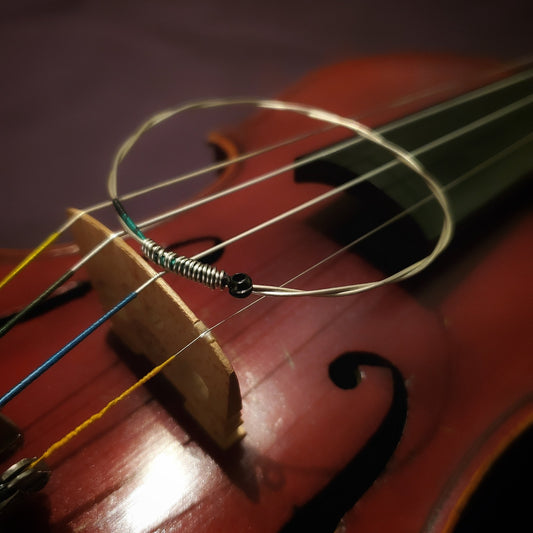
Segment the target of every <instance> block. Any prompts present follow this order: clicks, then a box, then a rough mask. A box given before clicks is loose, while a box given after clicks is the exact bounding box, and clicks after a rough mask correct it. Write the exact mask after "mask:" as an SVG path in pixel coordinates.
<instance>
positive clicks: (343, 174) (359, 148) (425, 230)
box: [295, 70, 533, 272]
mask: <svg viewBox="0 0 533 533" xmlns="http://www.w3.org/2000/svg"><path fill="white" fill-rule="evenodd" d="M532 95H533V71H532V70H530V71H528V72H522V73H519V74H516V75H514V76H512V77H511V78H507V79H505V80H501V81H499V82H496V83H493V84H492V85H490V86H487V87H484V88H481V89H478V90H475V91H472V92H471V93H468V94H466V95H463V96H461V97H457V98H455V99H453V100H450V101H448V102H443V103H441V104H438V105H436V106H433V107H431V108H428V109H426V110H423V111H420V112H417V113H416V114H414V115H411V116H409V117H406V118H404V119H401V120H398V121H396V122H393V123H391V124H388V125H386V126H383V127H381V128H379V129H378V131H379V132H380V133H381V134H382V135H383V136H384V137H386V138H387V139H389V140H391V141H393V142H394V143H396V144H398V145H399V146H401V147H403V148H404V149H406V150H408V151H410V152H411V153H412V154H413V155H414V156H415V157H416V158H417V159H418V160H419V161H420V162H421V163H422V164H423V165H424V167H425V168H426V169H427V170H428V171H429V172H430V173H431V174H432V175H433V176H434V177H435V178H436V180H437V181H438V182H439V183H440V184H441V186H442V188H443V189H444V190H445V192H446V195H447V197H448V200H449V203H450V208H451V210H452V214H453V218H454V222H455V224H456V226H457V225H460V224H461V223H463V222H465V221H467V220H469V219H472V217H474V216H475V215H476V214H477V213H479V212H480V211H481V210H484V209H486V208H487V207H489V206H491V205H493V203H494V201H495V200H497V199H498V198H499V197H501V196H502V195H503V193H505V192H507V191H509V190H511V189H513V188H517V187H519V186H520V185H523V184H524V183H525V182H526V177H527V175H528V173H530V172H531V171H532V170H533V132H532V129H531V124H533V96H532ZM380 168H383V170H380V171H378V172H377V173H375V169H380ZM368 172H372V173H375V175H373V176H372V178H371V179H370V180H369V182H365V183H363V184H362V185H359V186H357V187H353V188H352V189H349V190H348V194H346V195H345V198H344V199H342V200H339V201H337V202H336V204H337V205H335V206H334V208H333V209H330V211H334V212H335V213H337V214H338V213H342V212H343V211H346V216H345V217H344V218H343V216H342V214H341V215H336V216H337V217H339V216H340V220H341V222H340V223H338V224H337V226H339V227H341V228H342V230H341V231H340V233H339V228H338V227H337V228H332V227H330V228H329V229H328V227H327V224H326V229H325V230H324V232H325V233H328V232H329V234H330V235H329V236H331V237H332V238H334V239H335V240H338V241H339V242H340V243H341V244H344V245H345V244H347V242H349V241H350V240H353V238H354V234H357V233H359V232H360V231H365V230H366V228H368V229H370V228H372V227H375V226H376V225H379V224H381V223H383V222H386V221H387V220H388V219H390V218H391V217H395V216H397V215H398V214H399V213H402V212H405V211H407V212H408V217H405V218H406V219H407V218H409V219H410V221H406V220H404V221H403V222H402V223H401V224H396V225H395V230H394V231H388V230H385V231H383V233H384V234H385V236H384V239H385V241H384V242H383V240H382V242H381V245H378V248H379V247H383V245H384V243H385V246H387V247H389V246H390V245H393V246H394V245H395V241H397V240H398V239H401V241H402V243H405V240H406V239H410V240H411V241H412V246H411V248H412V250H411V251H408V250H407V251H406V250H403V249H402V251H401V252H400V250H398V253H399V254H403V255H404V256H405V257H404V258H403V259H401V261H400V263H406V264H408V263H409V262H410V261H412V260H413V258H414V257H416V256H418V255H419V254H420V253H421V251H422V250H430V249H431V243H432V242H434V241H435V239H436V238H438V235H439V233H440V230H441V225H442V216H441V213H440V210H439V209H438V206H437V205H436V203H435V201H433V200H431V199H429V198H430V196H431V194H430V192H429V190H428V189H427V187H426V185H425V184H424V183H423V182H422V180H420V178H419V177H418V176H417V175H416V174H415V173H414V172H413V171H411V170H410V169H408V168H407V167H406V166H405V165H403V164H401V163H399V162H396V161H394V160H391V156H390V155H389V154H387V153H385V151H384V150H383V149H382V148H380V147H378V146H376V145H375V144H373V143H370V142H368V141H365V140H360V141H359V142H357V143H355V144H354V145H353V146H350V147H349V148H345V149H343V150H340V151H339V152H336V153H334V154H333V155H330V156H328V157H326V158H324V159H320V160H318V161H317V162H313V163H311V164H309V165H306V166H304V167H302V168H301V169H299V170H298V171H297V173H296V176H295V179H296V181H299V182H320V183H327V184H330V185H340V184H342V183H345V182H346V181H348V180H349V179H353V178H354V177H355V176H361V175H363V174H365V173H368ZM343 204H344V205H343ZM417 204H421V205H419V207H417V208H416V209H413V206H416V205H417ZM330 208H331V206H330ZM354 210H355V211H354ZM321 218H322V220H321V222H320V224H321V225H322V227H324V224H323V219H324V218H325V217H321ZM354 218H355V219H356V220H355V221H354ZM413 222H414V223H415V224H413ZM415 226H416V228H415V233H413V235H414V236H413V237H412V238H411V237H410V233H409V231H411V230H413V227H415ZM405 230H407V231H408V233H405ZM387 233H388V234H389V237H388V238H387V237H386V234H387ZM342 234H344V235H342ZM415 234H416V235H415ZM370 246H371V247H372V245H370ZM402 247H403V244H402ZM373 248H376V246H373ZM421 249H422V250H421ZM357 251H358V253H361V250H360V249H358V250H357ZM389 251H390V248H389ZM422 253H423V252H422ZM363 255H365V256H368V255H371V256H373V255H375V249H374V250H373V251H372V252H371V253H370V254H368V253H363ZM378 255H379V252H378ZM390 255H391V254H387V256H390ZM372 262H373V263H374V264H375V265H376V266H378V267H380V268H381V269H382V270H383V271H384V272H389V271H394V270H395V269H397V268H398V263H397V262H393V263H390V264H389V260H388V259H383V260H381V259H379V258H378V259H376V258H372Z"/></svg>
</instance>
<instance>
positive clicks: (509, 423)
mask: <svg viewBox="0 0 533 533" xmlns="http://www.w3.org/2000/svg"><path fill="white" fill-rule="evenodd" d="M493 67H494V65H493V64H492V63H490V62H483V61H467V60H458V59H455V58H448V57H440V58H433V57H393V58H382V59H372V60H360V61H353V62H346V63H343V64H340V65H336V66H334V67H330V68H328V69H324V70H323V71H320V72H317V73H315V74H313V75H311V76H309V77H308V78H307V79H306V80H304V81H302V82H301V83H300V84H299V85H296V86H295V87H293V88H292V89H291V90H289V91H287V93H286V94H284V95H282V96H281V99H282V100H287V101H295V102H299V103H305V104H311V105H316V106H319V107H323V108H325V109H327V110H330V111H333V112H336V113H339V114H342V115H346V116H363V117H366V116H368V119H366V118H364V119H363V121H364V122H365V123H368V124H370V125H371V126H379V125H381V124H384V123H387V122H389V121H391V120H394V119H397V118H399V117H401V116H403V115H406V114H408V113H413V112H414V111H416V110H418V109H421V108H424V107H427V106H429V105H430V104H433V103H436V102H438V101H441V100H442V99H446V98H451V97H452V96H455V95H457V94H460V93H462V92H465V91H466V90H468V89H471V88H473V87H475V86H476V85H479V80H480V77H482V74H484V73H485V72H491V69H493ZM491 76H492V75H491V74H489V75H486V76H485V77H484V78H483V80H484V82H487V83H488V82H489V81H491ZM457 80H459V82H457ZM435 88H439V90H438V91H437V90H435ZM413 95H415V96H413ZM420 95H421V96H420ZM398 102H401V105H400V104H398ZM308 126H309V124H308V122H307V121H305V120H301V119H299V118H298V117H295V116H293V115H291V114H288V113H287V114H285V113H271V114H268V113H265V112H262V113H259V114H257V115H256V116H254V117H253V118H251V119H250V120H248V121H246V122H245V123H244V124H241V125H240V126H239V127H235V128H233V129H228V130H227V131H225V132H224V133H219V134H217V135H214V136H213V138H212V140H213V142H215V143H217V144H218V145H219V148H221V149H222V150H224V151H226V152H228V153H230V154H238V153H245V152H247V151H249V150H254V149H257V148H258V147H260V146H264V145H265V144H267V143H273V142H276V141H278V140H280V139H281V138H282V137H286V136H290V135H298V134H301V133H303V132H305V131H306V128H308ZM346 136H347V132H342V131H338V130H331V131H327V132H324V133H323V134H321V135H318V136H314V137H312V138H309V139H306V140H304V141H302V142H301V143H298V145H297V146H293V145H288V146H286V147H284V148H283V149H281V150H279V151H277V152H276V155H275V158H276V159H275V160H272V158H271V157H270V158H267V157H259V158H256V159H252V160H248V161H246V162H244V163H241V164H238V165H234V166H232V167H230V168H229V170H228V171H227V172H225V173H224V174H223V175H222V176H221V177H220V178H219V180H218V181H217V182H216V183H215V184H213V185H212V186H211V188H210V191H209V192H212V191H214V190H215V191H216V190H221V189H222V188H224V187H227V186H230V185H233V184H236V183H239V182H244V181H245V180H248V179H250V178H251V177H253V176H255V175H258V174H260V173H261V172H264V171H265V170H266V169H268V168H271V167H272V166H276V165H281V164H285V163H287V162H290V161H294V160H296V159H297V158H299V157H302V156H303V155H305V154H306V153H311V152H313V151H314V150H317V149H318V148H319V147H321V146H325V145H328V144H330V143H332V142H336V141H338V140H340V139H342V138H344V137H346ZM434 172H435V171H434ZM435 174H437V178H438V173H437V172H435ZM327 187H328V185H326V184H323V183H295V181H294V177H293V175H292V173H290V172H287V173H284V174H282V175H281V176H279V177H278V178H276V180H272V181H269V182H265V183H262V184H260V185H258V186H257V188H254V189H251V190H244V191H242V192H240V193H238V194H235V195H233V196H232V197H230V199H229V200H228V199H226V200H220V201H217V202H213V203H212V204H208V205H206V206H202V207H200V208H198V210H193V211H192V212H189V213H185V214H183V215H181V216H180V217H178V218H177V219H176V220H173V221H170V222H168V223H165V224H163V225H161V226H159V227H157V228H154V229H153V230H150V237H151V238H153V239H154V240H156V241H157V242H160V243H163V244H165V245H170V244H173V243H187V244H186V245H183V246H181V247H180V246H178V249H179V251H180V253H183V254H191V253H194V252H196V251H198V250H199V249H200V248H201V247H202V246H204V245H205V244H207V245H210V244H212V243H214V242H217V239H220V240H224V239H226V238H229V237H231V236H232V235H234V234H236V233H239V232H240V231H243V230H244V229H246V228H248V227H250V226H253V225H254V224H257V223H259V222H261V221H262V220H265V219H266V218H269V217H271V216H274V215H276V214H278V213H280V212H283V211H284V210H287V209H290V208H291V207H293V206H294V205H296V204H297V203H299V202H301V201H304V200H306V199H309V198H311V197H313V196H315V195H316V194H317V193H319V192H321V191H323V190H326V189H327ZM102 190H103V188H102ZM206 194H207V193H206ZM511 200H513V199H512V198H511V199H509V198H508V199H507V204H509V202H510V201H511ZM507 204H506V205H507ZM323 209H324V208H323V206H318V207H314V208H313V209H312V210H311V212H305V213H301V214H299V215H298V216H296V217H294V218H292V219H290V221H288V222H287V223H286V224H284V225H281V226H272V227H270V228H268V229H267V230H265V231H263V232H261V233H259V234H258V235H256V236H254V237H253V238H248V239H245V240H243V241H240V242H238V243H236V244H235V245H232V246H229V247H227V248H225V249H224V250H223V253H222V254H220V257H217V258H216V260H217V263H216V264H217V265H218V264H220V265H221V266H223V267H224V269H225V270H226V271H228V272H238V271H246V272H249V273H250V274H251V275H252V277H253V278H254V279H257V280H261V281H263V280H264V281H266V282H268V283H270V284H281V283H283V282H284V281H286V280H287V279H289V278H290V277H292V276H294V275H296V274H298V273H299V272H301V271H303V270H305V269H306V268H308V267H309V265H312V264H314V263H315V262H316V260H317V258H320V257H324V256H327V255H328V254H331V253H333V252H335V250H337V249H338V248H339V244H338V243H336V242H334V241H332V240H331V239H330V238H329V237H328V236H327V235H326V234H324V233H321V232H318V231H317V230H316V220H320V217H321V216H322V215H323ZM502 213H505V216H504V215H501V216H500V215H498V216H497V217H496V216H492V215H491V216H489V217H488V219H487V218H484V219H483V224H485V223H486V222H487V220H488V222H487V223H486V225H484V226H483V232H482V235H481V236H480V235H479V232H478V233H476V232H475V231H473V232H472V235H470V236H469V235H468V231H471V230H468V231H467V232H465V235H462V234H461V233H460V232H461V231H462V230H461V228H458V229H457V233H458V241H459V243H458V244H452V246H451V248H450V250H449V251H448V252H447V253H446V256H445V257H444V258H443V259H442V262H441V263H437V264H436V265H435V267H433V268H431V269H430V271H429V272H428V273H424V275H423V280H422V281H421V282H420V283H419V284H418V285H415V286H386V287H381V288H379V289H376V290H374V291H370V292H368V293H364V294H361V295H358V296H354V297H346V298H327V299H321V298H296V299H283V298H281V299H265V300H263V301H261V302H259V303H258V304H257V305H255V306H253V307H252V308H250V309H249V310H248V311H247V312H245V313H241V314H239V315H237V316H236V317H234V318H233V319H232V320H229V321H228V322H226V323H224V324H223V325H222V326H220V327H219V328H217V329H216V330H215V331H214V335H215V337H216V338H217V339H218V341H219V343H220V345H221V347H222V349H223V351H224V353H225V354H226V356H227V357H228V359H229V360H230V361H231V363H232V365H233V368H234V369H235V372H236V375H237V377H238V379H239V383H240V389H241V394H242V402H243V408H242V417H243V421H244V427H245V430H246V432H247V435H246V437H245V438H244V439H243V440H242V441H241V442H239V443H237V444H236V445H234V446H233V447H232V448H231V449H229V450H227V451H221V450H219V449H217V447H216V446H215V445H213V443H212V442H211V441H210V440H209V438H208V437H207V436H206V435H205V434H204V433H203V432H202V430H201V429H199V428H198V427H197V426H196V425H195V423H194V421H193V420H191V418H190V417H189V416H188V415H187V413H186V412H185V411H184V410H183V408H182V406H181V402H180V398H179V397H178V396H177V395H176V393H175V391H173V390H172V389H171V388H170V387H169V386H168V383H167V382H166V381H165V379H164V377H162V376H161V377H156V378H154V379H153V380H152V381H151V382H150V383H148V384H147V385H146V386H145V387H143V388H141V389H140V390H138V391H136V392H135V393H133V394H132V395H131V396H130V397H128V398H127V399H126V400H125V401H123V402H122V403H121V404H119V405H117V406H116V407H115V408H114V409H113V410H112V411H110V412H109V414H108V415H106V417H105V418H104V419H102V420H101V421H99V422H97V423H95V424H93V425H92V426H91V427H90V428H89V429H88V430H86V431H85V432H83V433H81V434H80V435H79V436H78V437H76V438H75V439H73V440H72V441H71V442H70V443H69V444H68V445H67V446H66V447H65V448H64V449H61V450H60V451H59V452H58V453H57V454H56V455H54V456H52V457H51V458H50V467H51V469H52V477H51V479H50V481H49V483H48V485H47V486H46V487H45V488H44V489H43V491H42V492H40V493H39V494H36V495H33V496H31V497H28V498H26V499H23V500H20V501H18V502H16V504H14V505H13V506H12V507H11V508H10V509H8V510H6V512H5V513H4V514H3V516H2V517H1V518H0V525H2V528H3V529H2V531H4V530H5V531H10V530H13V531H15V530H16V531H42V532H46V531H50V532H68V531H90V532H97V531H101V532H111V531H117V532H118V531H132V532H133V531H134V532H141V531H178V530H179V531H195V532H202V531H206V532H207V531H209V532H211V531H265V532H266V531H280V530H284V531H305V530H309V531H313V530H316V531H334V530H335V528H336V527H337V526H339V524H341V526H339V527H341V529H340V530H342V531H358V532H371V531H396V532H406V533H407V532H415V531H416V532H418V531H432V532H437V531H438V532H444V531H452V530H453V528H454V527H455V525H456V523H457V521H458V520H459V518H460V516H461V512H462V510H463V509H464V507H465V506H466V504H467V502H468V501H469V499H470V498H471V496H472V495H473V494H474V492H475V490H476V488H477V487H478V486H479V485H480V483H481V481H482V479H483V477H484V476H485V474H486V473H487V472H488V471H489V470H490V468H491V466H492V465H493V464H494V463H495V461H496V460H497V458H498V457H499V456H500V455H501V454H502V453H503V452H504V451H505V450H506V449H508V448H509V447H510V446H511V445H512V443H513V442H514V441H515V440H516V439H517V438H519V437H520V436H521V435H525V434H526V432H527V431H528V429H529V428H530V427H531V425H532V421H533V362H532V360H531V347H532V346H533V332H532V330H531V327H530V323H531V312H532V304H533V284H532V283H531V281H530V273H531V271H532V270H533V247H532V246H531V238H532V235H533V216H532V213H531V209H530V205H524V202H522V204H521V205H519V207H514V204H512V206H511V208H510V209H507V211H506V210H505V209H504V210H502ZM509 213H510V214H509ZM356 215H357V214H355V216H356ZM204 247H205V246H204ZM14 255H17V254H14V253H13V254H7V253H6V254H4V255H3V256H2V258H1V261H2V262H1V263H0V275H4V274H5V273H7V272H8V271H9V270H10V269H11V268H12V267H13V266H14V264H15V261H14V260H13V256H14ZM75 260H76V257H75V256H73V254H72V247H64V248H57V249H53V250H52V251H50V252H46V253H45V254H43V256H42V257H41V258H40V259H38V260H37V261H36V262H35V263H34V264H32V265H30V266H29V267H28V269H27V270H25V271H24V272H23V273H21V274H20V276H18V277H17V278H16V279H15V280H13V282H11V283H10V284H9V285H7V286H6V287H5V288H4V289H2V291H1V293H0V315H2V316H5V315H8V314H10V313H12V312H13V311H14V310H16V309H19V308H21V307H22V306H23V305H25V304H26V303H27V302H28V300H29V299H31V297H33V296H35V295H37V294H38V293H39V291H40V290H43V288H44V287H46V286H47V285H48V284H50V283H51V282H53V281H54V280H55V279H57V278H58V277H59V275H60V274H61V273H62V272H63V270H64V269H65V268H67V267H68V266H70V265H71V264H72V263H73V262H74V261H75ZM86 277H87V274H86V272H85V271H82V272H80V273H78V274H77V275H76V277H75V279H74V281H73V282H72V283H75V282H76V281H77V280H83V279H85V278H86ZM380 277H382V273H381V272H380V271H379V270H378V268H376V267H375V266H373V265H372V264H370V263H369V262H368V261H367V260H366V259H364V258H363V257H361V256H359V255H357V254H356V253H346V254H343V255H341V256H339V258H337V259H336V260H335V261H334V264H332V265H331V267H329V266H328V267H326V268H324V269H319V270H317V271H314V272H311V273H310V274H309V275H308V276H306V277H305V278H303V279H302V280H301V284H303V285H304V286H309V287H323V286H332V285H347V284H351V283H354V282H364V281H372V280H375V279H379V278H380ZM165 281H166V282H167V283H168V284H169V285H170V286H171V287H172V288H173V289H174V290H175V291H176V292H177V293H178V294H179V295H180V296H181V297H182V298H183V299H184V300H185V302H186V303H187V304H188V305H189V306H190V307H191V309H192V310H193V311H194V312H195V313H196V315H197V316H198V317H199V318H200V319H201V320H202V321H203V322H204V323H205V324H207V325H213V324H216V323H218V322H219V321H221V320H223V319H224V318H225V317H226V316H228V315H229V314H230V313H231V312H233V311H235V310H237V309H238V308H239V307H242V305H243V304H242V302H240V301H237V300H233V299H230V298H229V297H228V296H227V294H224V293H218V292H213V291H210V290H209V289H206V288H204V287H198V286H196V285H194V284H192V283H191V282H189V281H186V280H182V279H178V278H177V277H171V275H167V276H166V277H165ZM124 295H125V294H124ZM101 313H102V310H101V307H100V304H99V301H98V298H97V296H96V294H95V293H94V291H89V292H87V293H85V294H83V295H80V296H79V297H77V298H75V299H73V300H72V301H69V302H68V303H65V304H64V305H61V306H59V307H57V308H54V309H52V310H50V311H48V312H46V313H43V314H42V315H41V316H38V317H35V318H32V319H30V320H27V321H25V322H23V323H21V324H19V325H17V326H16V327H15V328H13V330H12V331H10V332H9V333H8V334H7V335H6V336H5V337H3V338H1V339H0V346H1V353H2V358H1V360H0V365H1V369H2V370H1V372H0V386H1V387H2V389H6V390H7V389H8V388H9V387H10V386H11V385H12V384H14V383H16V382H17V380H19V379H20V378H21V377H23V376H25V375H26V374H27V373H28V372H29V371H31V370H32V369H33V368H34V367H35V366H37V365H38V364H40V363H41V362H42V361H43V360H44V359H45V358H46V357H47V356H48V355H50V354H52V353H54V352H55V351H56V350H57V349H59V348H60V347H61V346H63V345H64V344H66V343H67V342H68V341H69V340H70V339H72V338H73V337H74V336H75V335H77V334H78V333H79V332H80V331H81V330H82V329H83V328H84V327H86V326H87V325H88V324H90V323H91V322H92V321H94V320H96V318H98V317H99V316H100V315H101ZM169 355H170V354H169ZM148 369H149V365H148V364H147V362H146V360H145V359H144V358H143V357H142V356H141V355H137V354H133V353H131V352H129V351H128V350H127V349H126V348H125V347H124V346H123V345H122V344H121V343H120V342H119V341H118V339H117V338H116V337H115V336H114V335H113V333H112V331H111V329H110V327H109V326H108V325H104V326H103V327H101V328H100V329H98V330H97V331H96V332H95V333H94V334H92V335H91V336H90V337H89V338H88V339H87V340H86V341H84V342H83V343H82V344H80V345H79V346H77V347H76V348H75V349H74V350H73V351H72V352H71V353H70V354H68V355H67V356H66V357H65V358H64V359H63V360H62V361H61V362H60V363H58V364H57V365H56V366H55V367H54V368H52V369H51V370H50V371H49V372H47V373H46V374H45V375H44V376H42V377H41V378H39V379H38V380H37V381H36V382H35V383H33V384H32V385H31V386H30V387H28V389H27V390H26V391H24V392H23V393H21V394H20V395H19V396H18V397H17V398H15V399H14V400H12V401H11V402H10V403H9V404H8V405H7V406H6V407H5V409H4V410H3V411H2V412H3V414H5V415H6V416H8V417H9V418H10V419H12V420H13V421H15V422H16V423H17V424H18V425H19V427H20V428H21V429H22V430H23V433H24V437H25V443H24V446H23V448H22V449H21V450H19V451H17V453H16V455H15V456H13V457H11V458H10V459H8V460H7V461H5V463H4V466H3V469H5V468H7V467H8V466H9V465H10V464H12V463H14V462H15V461H16V460H17V459H18V458H20V457H32V456H38V455H40V454H41V453H42V452H43V451H44V449H46V448H47V447H48V446H49V445H50V444H52V443H53V442H55V441H56V440H58V439H59V438H61V437H62V436H63V435H64V434H65V433H67V432H68V431H70V430H71V429H72V428H73V427H75V426H76V425H77V424H79V423H80V422H82V421H83V420H85V419H86V418H87V417H89V416H90V415H92V414H93V413H94V412H96V411H98V410H99V409H100V408H101V407H103V405H105V404H106V403H107V402H108V401H109V400H111V399H112V398H114V397H115V396H117V395H118V394H120V393H121V392H122V391H123V390H124V389H126V388H127V387H128V386H129V385H131V384H132V383H134V382H135V381H136V380H137V379H138V378H139V377H140V376H141V375H143V374H144V373H145V372H146V371H147V370H148ZM530 494H531V492H530Z"/></svg>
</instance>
